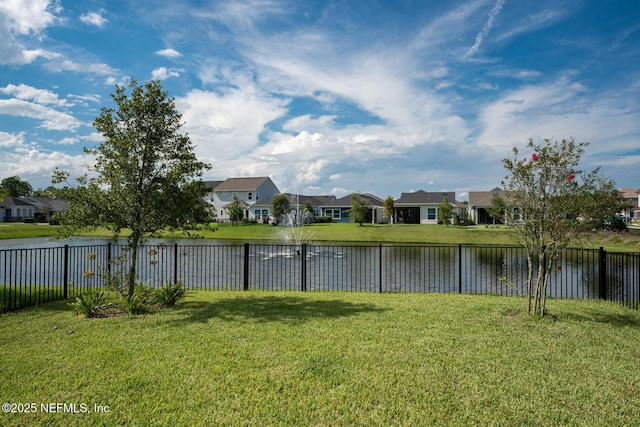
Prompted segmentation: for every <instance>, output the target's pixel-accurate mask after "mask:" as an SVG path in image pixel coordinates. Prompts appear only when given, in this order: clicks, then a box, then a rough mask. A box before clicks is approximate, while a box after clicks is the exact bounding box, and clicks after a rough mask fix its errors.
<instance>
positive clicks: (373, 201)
mask: <svg viewBox="0 0 640 427" xmlns="http://www.w3.org/2000/svg"><path fill="white" fill-rule="evenodd" d="M354 194H358V193H351V194H349V195H347V196H344V197H341V198H339V199H337V200H334V201H333V202H331V203H327V204H325V205H322V206H335V207H351V203H352V202H351V197H352V196H353V195H354ZM360 195H361V196H362V197H364V198H365V199H366V200H367V201H368V202H369V205H371V206H372V207H375V206H382V205H383V204H384V201H383V200H382V199H381V198H380V197H378V196H375V195H373V194H370V193H364V194H360Z"/></svg>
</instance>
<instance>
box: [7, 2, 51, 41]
mask: <svg viewBox="0 0 640 427" xmlns="http://www.w3.org/2000/svg"><path fill="white" fill-rule="evenodd" d="M60 11H61V8H60V7H59V5H58V4H57V2H51V1H50V0H11V1H3V2H0V15H3V16H4V17H5V18H4V19H3V21H5V20H6V22H8V27H9V29H10V30H11V32H12V33H16V34H23V35H26V34H30V33H39V32H41V31H42V30H44V29H45V28H47V27H48V26H50V25H51V24H53V22H54V21H55V19H56V17H55V13H58V12H60Z"/></svg>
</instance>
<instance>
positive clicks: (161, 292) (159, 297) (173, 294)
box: [155, 282, 186, 307]
mask: <svg viewBox="0 0 640 427" xmlns="http://www.w3.org/2000/svg"><path fill="white" fill-rule="evenodd" d="M185 294H186V292H185V289H184V286H183V285H182V283H181V282H177V283H176V284H174V285H172V284H171V283H167V284H166V285H164V286H163V287H161V288H159V289H156V292H155V297H156V301H157V302H158V304H160V305H161V306H163V307H171V306H174V305H176V303H177V302H178V301H179V300H181V299H182V298H184V296H185Z"/></svg>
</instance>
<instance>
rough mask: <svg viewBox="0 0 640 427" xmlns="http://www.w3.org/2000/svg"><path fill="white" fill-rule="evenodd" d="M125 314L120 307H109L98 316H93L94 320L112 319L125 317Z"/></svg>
mask: <svg viewBox="0 0 640 427" xmlns="http://www.w3.org/2000/svg"><path fill="white" fill-rule="evenodd" d="M124 316H125V312H124V311H122V310H121V309H119V308H118V307H109V308H105V309H104V310H102V311H101V312H100V313H99V314H98V315H96V316H93V319H109V318H112V317H124Z"/></svg>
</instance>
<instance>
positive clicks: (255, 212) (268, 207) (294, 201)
mask: <svg viewBox="0 0 640 427" xmlns="http://www.w3.org/2000/svg"><path fill="white" fill-rule="evenodd" d="M282 194H284V195H285V196H287V199H289V206H290V208H291V213H290V215H289V217H290V219H291V221H292V222H293V223H295V224H298V223H301V222H305V221H306V220H307V218H305V217H306V216H307V215H306V214H305V212H304V209H305V206H306V205H307V204H310V205H311V208H312V211H313V212H311V215H310V216H321V215H322V208H321V207H322V206H324V205H327V204H330V203H333V202H334V201H335V200H336V196H308V195H303V194H292V193H282ZM272 206H273V198H271V199H267V200H263V201H260V202H256V203H255V204H254V205H253V206H252V209H251V212H250V213H249V216H250V217H251V218H255V219H257V220H258V221H262V222H271V221H273V220H274V218H273V213H272V210H273V208H272Z"/></svg>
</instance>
